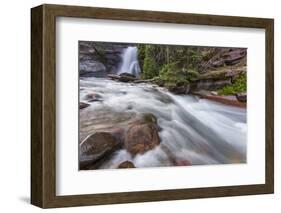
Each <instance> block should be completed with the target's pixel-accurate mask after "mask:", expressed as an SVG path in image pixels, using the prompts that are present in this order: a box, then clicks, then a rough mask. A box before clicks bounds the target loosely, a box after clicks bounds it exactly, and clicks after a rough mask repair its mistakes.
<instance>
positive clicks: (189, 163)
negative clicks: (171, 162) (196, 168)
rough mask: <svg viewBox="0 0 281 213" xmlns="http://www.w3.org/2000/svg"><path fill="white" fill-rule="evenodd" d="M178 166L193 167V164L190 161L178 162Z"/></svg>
mask: <svg viewBox="0 0 281 213" xmlns="http://www.w3.org/2000/svg"><path fill="white" fill-rule="evenodd" d="M175 165H176V166H191V162H190V161H189V160H176V161H175Z"/></svg>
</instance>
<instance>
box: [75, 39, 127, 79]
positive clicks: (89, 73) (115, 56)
mask: <svg viewBox="0 0 281 213" xmlns="http://www.w3.org/2000/svg"><path fill="white" fill-rule="evenodd" d="M128 46H129V44H121V43H106V42H90V41H80V42H79V71H80V72H79V73H80V77H106V76H107V74H109V73H116V72H117V70H118V67H119V66H120V63H121V62H122V54H123V51H124V49H125V48H127V47H128Z"/></svg>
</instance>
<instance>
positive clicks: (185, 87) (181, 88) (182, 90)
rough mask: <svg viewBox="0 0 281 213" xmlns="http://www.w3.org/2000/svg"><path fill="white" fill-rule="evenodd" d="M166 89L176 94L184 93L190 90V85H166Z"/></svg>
mask: <svg viewBox="0 0 281 213" xmlns="http://www.w3.org/2000/svg"><path fill="white" fill-rule="evenodd" d="M167 89H168V90H169V91H170V92H172V93H174V94H177V95H185V94H188V93H189V91H190V85H175V86H168V87H167Z"/></svg>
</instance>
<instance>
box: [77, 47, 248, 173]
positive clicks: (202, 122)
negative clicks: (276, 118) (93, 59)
mask: <svg viewBox="0 0 281 213" xmlns="http://www.w3.org/2000/svg"><path fill="white" fill-rule="evenodd" d="M134 51H136V50H135V49H134V48H130V47H129V48H128V50H127V51H126V52H125V54H127V53H128V52H131V53H132V52H134ZM128 55H129V54H128ZM128 57H129V56H128ZM125 59H126V57H125ZM129 61H133V60H132V59H126V60H124V64H123V65H124V67H130V66H129V65H128V64H130V63H129ZM124 71H128V70H124ZM130 71H132V72H133V73H134V72H137V69H133V68H132V69H130ZM90 93H95V94H98V95H99V97H100V100H101V101H95V102H88V103H89V104H91V105H90V106H89V107H87V108H85V109H83V110H81V111H80V140H83V138H85V137H86V136H87V135H89V134H91V133H94V132H96V131H101V130H104V129H108V128H114V127H116V126H118V127H125V126H126V124H128V122H129V121H130V120H132V119H133V118H134V117H135V116H137V115H139V114H141V113H152V114H154V115H155V116H156V117H157V121H158V125H159V127H160V131H159V136H160V138H161V143H160V145H159V146H157V147H156V148H154V149H153V150H150V151H148V152H146V153H144V154H143V155H136V156H134V157H133V156H132V155H131V154H130V153H128V152H127V151H126V150H125V149H121V150H119V151H116V152H115V153H114V155H113V157H112V158H111V159H110V160H109V161H108V162H106V163H105V164H104V165H102V167H101V168H116V165H118V164H120V163H121V162H123V161H126V160H129V161H132V162H133V163H134V165H135V166H136V167H157V166H172V165H173V163H172V162H171V160H170V158H169V156H168V154H167V153H169V154H172V155H173V158H175V159H177V160H179V162H181V161H182V162H190V164H191V165H205V164H229V163H245V162H246V152H247V150H246V147H247V146H246V138H247V137H246V135H247V124H246V110H245V109H242V108H237V107H231V106H226V105H222V104H219V103H216V102H212V101H209V100H205V99H199V98H197V97H195V96H191V95H184V96H180V95H173V94H171V93H170V92H168V91H166V90H165V89H163V88H160V87H157V86H154V85H150V84H145V83H143V84H133V83H122V82H115V81H112V80H108V79H101V78H84V79H80V100H81V101H83V102H87V95H88V94H90Z"/></svg>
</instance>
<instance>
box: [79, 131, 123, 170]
mask: <svg viewBox="0 0 281 213" xmlns="http://www.w3.org/2000/svg"><path fill="white" fill-rule="evenodd" d="M120 147H121V144H120V142H119V141H118V140H117V139H116V137H114V136H113V135H112V134H110V133H108V132H97V133H94V134H92V135H89V136H88V137H87V138H85V139H84V140H83V141H82V142H81V143H80V147H79V148H80V149H79V153H80V154H79V169H89V168H97V167H98V166H99V165H100V162H101V161H103V159H105V158H106V157H108V156H109V155H110V154H112V153H113V152H114V151H116V150H118V149H119V148H120Z"/></svg>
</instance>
